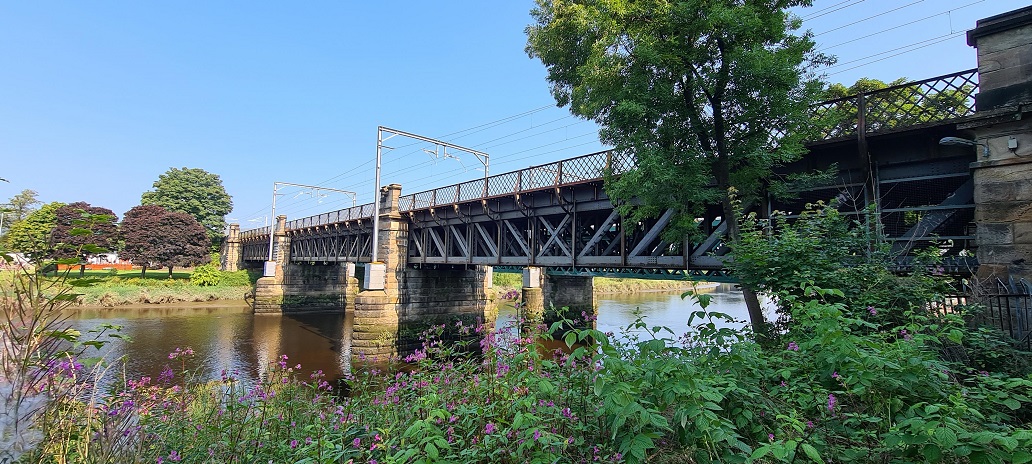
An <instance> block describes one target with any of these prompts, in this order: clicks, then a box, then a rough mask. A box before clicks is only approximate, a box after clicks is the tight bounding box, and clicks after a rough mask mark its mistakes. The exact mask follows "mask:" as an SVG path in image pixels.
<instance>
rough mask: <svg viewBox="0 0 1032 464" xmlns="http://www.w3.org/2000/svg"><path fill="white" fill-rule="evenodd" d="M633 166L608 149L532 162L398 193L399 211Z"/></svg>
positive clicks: (598, 176)
mask: <svg viewBox="0 0 1032 464" xmlns="http://www.w3.org/2000/svg"><path fill="white" fill-rule="evenodd" d="M632 167H634V157H633V156H630V155H625V154H619V153H614V152H613V151H611V150H606V151H600V152H597V153H591V154H587V155H583V156H578V157H576V158H569V159H565V160H560V161H556V162H553V163H548V164H544V165H541V166H531V167H529V168H525V169H520V170H519V171H512V172H507V173H505V174H498V175H495V176H491V177H488V178H486V179H477V180H472V181H469V182H463V183H461V184H455V185H449V186H447V187H440V188H436V189H433V190H427V191H423V192H419V193H414V194H411V195H406V196H403V197H401V199H400V206H401V211H402V212H408V211H416V210H421V209H426V208H434V207H437V206H441V205H454V204H457V203H464V202H468V201H473V200H481V199H482V200H488V199H492V198H498V197H508V196H512V195H513V194H518V193H525V192H532V191H537V190H542V189H549V188H556V187H563V186H568V185H576V184H582V183H585V182H594V181H599V180H602V178H603V177H605V175H606V173H607V172H609V173H612V174H621V173H624V172H627V171H628V170H629V169H631V168H632Z"/></svg>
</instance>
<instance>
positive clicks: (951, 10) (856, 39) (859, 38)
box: [817, 0, 985, 51]
mask: <svg viewBox="0 0 1032 464" xmlns="http://www.w3.org/2000/svg"><path fill="white" fill-rule="evenodd" d="M984 1H985V0H978V1H976V2H971V3H968V4H967V5H963V6H959V7H956V8H952V9H949V10H945V11H940V12H938V13H936V14H933V15H930V16H925V17H923V18H920V19H915V20H913V21H910V22H908V23H903V24H900V25H898V26H894V27H890V28H888V29H882V30H880V31H878V32H874V33H871V34H867V35H865V36H861V37H857V38H855V39H851V40H847V41H845V42H840V43H837V44H835V45H829V46H827V47H823V48H820V49H818V50H817V51H824V50H830V49H832V48H835V47H839V46H842V45H845V44H849V43H853V42H856V41H859V40H863V39H867V38H870V37H874V36H876V35H878V34H882V33H885V32H889V31H892V30H896V29H899V28H902V27H906V26H910V25H913V24H916V23H919V22H921V21H927V20H929V19H932V18H936V17H939V16H942V15H948V14H950V13H952V12H954V11H957V10H960V9H963V8H967V7H969V6H971V5H975V4H978V3H982V2H984ZM872 17H873V16H872ZM861 21H863V20H861ZM858 22H859V21H858ZM852 24H856V23H850V24H847V25H846V26H842V27H847V26H850V25H852ZM839 29H841V28H839ZM832 30H837V29H832ZM827 32H831V31H827ZM822 34H824V32H822Z"/></svg>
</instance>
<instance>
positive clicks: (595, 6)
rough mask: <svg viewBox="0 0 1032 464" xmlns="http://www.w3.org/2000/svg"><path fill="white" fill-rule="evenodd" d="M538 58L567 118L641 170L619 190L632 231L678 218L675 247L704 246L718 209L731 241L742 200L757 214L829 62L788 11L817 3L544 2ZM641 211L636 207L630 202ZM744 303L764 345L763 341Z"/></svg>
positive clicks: (798, 137)
mask: <svg viewBox="0 0 1032 464" xmlns="http://www.w3.org/2000/svg"><path fill="white" fill-rule="evenodd" d="M537 3H538V6H537V8H536V9H534V10H533V11H532V12H531V14H532V16H533V17H534V19H535V20H536V23H535V24H533V25H531V26H529V27H528V28H527V36H528V43H527V53H528V54H529V55H530V56H531V57H537V58H539V59H540V60H541V62H542V63H544V65H545V67H546V68H547V70H548V81H549V82H550V83H551V86H552V95H553V96H554V97H555V99H556V102H557V103H558V104H559V105H560V106H567V105H569V107H570V111H571V112H573V113H574V114H576V115H578V116H581V117H584V118H587V119H592V120H594V121H595V122H597V123H598V124H599V125H600V126H601V128H602V129H601V131H600V133H599V136H600V138H601V140H602V141H603V142H605V143H607V144H609V145H612V146H613V147H614V150H616V151H617V152H623V153H628V154H632V155H633V156H634V157H635V158H636V159H637V163H636V166H635V167H634V168H633V169H632V170H631V171H630V172H627V173H624V174H622V175H621V176H620V177H617V178H613V179H610V181H609V182H607V192H608V193H609V195H610V196H611V197H612V198H614V199H615V200H616V201H618V202H621V205H620V206H619V208H620V212H621V215H622V216H623V217H624V218H625V220H627V221H630V222H637V221H639V220H641V219H644V218H648V217H655V216H657V215H659V214H661V213H662V212H663V211H664V210H666V209H673V210H674V211H675V212H676V215H675V217H674V219H673V221H672V222H671V227H669V228H668V233H667V236H666V239H667V240H668V241H670V242H672V243H678V242H679V241H680V239H681V237H683V236H684V235H685V234H688V235H690V236H696V237H697V236H698V233H699V231H698V225H697V224H698V223H699V222H701V221H698V220H697V218H701V217H704V216H705V213H706V210H707V208H708V207H709V206H710V205H715V204H719V205H720V211H721V216H722V217H723V218H724V220H725V222H726V224H727V226H728V227H727V232H728V235H729V236H730V238H731V239H732V240H734V239H735V238H736V237H737V236H738V221H737V218H736V217H735V210H734V208H733V206H732V201H731V199H730V198H729V189H731V188H734V189H736V190H737V191H738V194H739V195H740V197H741V198H742V199H743V200H744V201H745V202H747V203H748V202H749V201H751V200H754V199H756V198H757V197H758V196H759V195H760V194H761V193H762V191H761V189H762V187H763V183H764V182H765V181H766V180H767V179H769V177H770V176H771V173H772V169H773V167H775V166H778V165H779V164H782V163H785V162H789V161H792V160H795V159H797V158H798V157H800V156H801V155H802V153H803V152H804V151H805V147H804V145H803V141H804V140H806V138H807V133H806V131H804V130H803V129H804V128H806V127H807V126H808V125H809V124H808V123H809V122H810V116H809V112H808V106H809V105H810V104H811V103H812V102H813V101H815V100H816V99H817V97H818V96H819V95H820V92H821V91H822V89H823V85H822V84H821V82H820V81H819V80H818V79H817V78H815V77H814V76H812V75H809V74H808V73H807V69H808V66H809V65H811V64H820V63H827V62H829V61H830V59H828V58H826V57H824V56H823V55H821V54H819V53H816V52H815V50H814V42H813V40H812V39H811V35H810V34H809V33H804V34H798V35H797V34H794V33H793V32H794V31H796V30H798V29H799V27H800V25H801V21H800V20H799V19H798V18H795V17H793V16H792V15H790V14H789V13H788V12H787V9H788V8H791V7H797V6H808V5H809V4H810V1H809V0H746V1H742V0H735V1H733V0H685V1H674V0H641V1H630V0H605V1H603V0H538V1H537ZM631 199H636V201H634V202H631V201H630V200H631ZM752 290H753V289H748V288H747V289H746V291H747V295H746V296H747V302H750V305H749V306H750V311H749V312H750V317H751V319H752V322H753V327H754V329H755V330H756V332H757V333H760V334H762V333H764V332H765V325H764V322H763V314H762V312H761V311H760V307H759V304H758V302H757V301H756V298H755V294H753V293H752Z"/></svg>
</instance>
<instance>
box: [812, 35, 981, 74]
mask: <svg viewBox="0 0 1032 464" xmlns="http://www.w3.org/2000/svg"><path fill="white" fill-rule="evenodd" d="M965 33H966V31H960V32H954V33H952V34H947V35H944V36H939V37H934V38H931V39H928V40H924V41H921V42H916V43H913V44H910V45H907V46H905V47H900V48H894V49H892V50H886V51H884V52H881V53H876V54H874V55H869V56H866V57H864V58H859V59H856V60H852V61H847V62H845V63H842V64H839V65H835V66H829V67H828V68H826V69H832V68H838V67H840V66H844V65H847V64H850V63H856V62H859V61H864V60H867V59H868V58H873V57H876V56H881V55H884V54H886V53H892V52H894V51H897V50H901V49H904V48H908V47H913V48H910V49H909V50H903V51H901V52H899V53H895V54H892V55H889V56H885V57H882V58H879V59H877V60H871V61H867V62H865V63H861V64H858V65H856V66H853V67H849V68H846V69H840V70H838V71H835V72H833V73H828V75H829V76H833V75H835V74H841V73H844V72H846V71H851V70H853V69H857V68H862V67H864V66H867V65H869V64H871V63H877V62H879V61H885V60H887V59H889V58H893V57H897V56H899V55H904V54H907V53H910V52H912V51H915V50H920V49H922V48H925V47H929V46H932V45H935V44H938V43H942V42H945V41H947V40H950V39H952V38H954V37H958V36H961V35H964V34H965ZM915 45H917V46H915Z"/></svg>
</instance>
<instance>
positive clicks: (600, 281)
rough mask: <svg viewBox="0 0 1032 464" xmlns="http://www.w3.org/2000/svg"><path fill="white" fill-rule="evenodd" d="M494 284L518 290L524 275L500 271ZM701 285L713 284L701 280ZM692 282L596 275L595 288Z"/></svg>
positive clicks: (654, 288)
mask: <svg viewBox="0 0 1032 464" xmlns="http://www.w3.org/2000/svg"><path fill="white" fill-rule="evenodd" d="M494 285H495V287H496V288H498V289H499V291H501V292H505V291H506V290H516V289H519V288H520V287H522V286H523V275H522V274H516V273H512V272H499V273H496V274H495V275H494ZM698 285H699V286H710V285H713V284H709V283H705V282H699V283H698ZM691 287H692V283H691V282H688V281H685V280H653V279H624V278H614V277H595V281H594V290H595V293H597V294H606V293H638V292H658V291H676V290H688V289H690V288H691Z"/></svg>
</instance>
